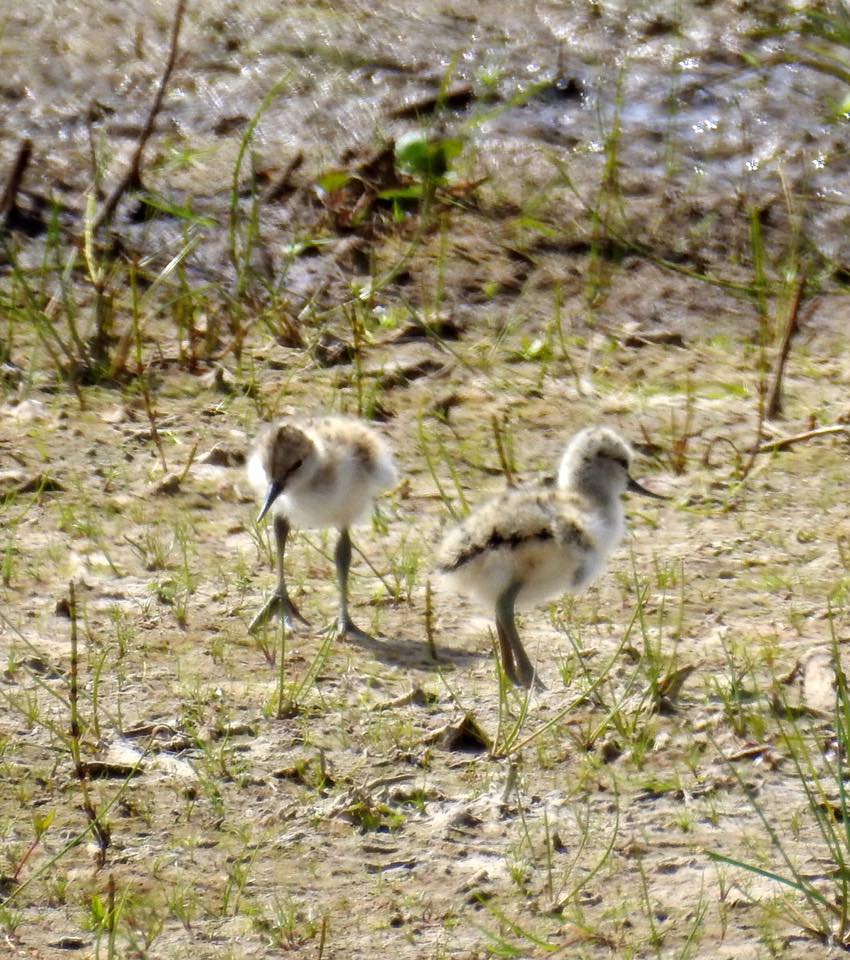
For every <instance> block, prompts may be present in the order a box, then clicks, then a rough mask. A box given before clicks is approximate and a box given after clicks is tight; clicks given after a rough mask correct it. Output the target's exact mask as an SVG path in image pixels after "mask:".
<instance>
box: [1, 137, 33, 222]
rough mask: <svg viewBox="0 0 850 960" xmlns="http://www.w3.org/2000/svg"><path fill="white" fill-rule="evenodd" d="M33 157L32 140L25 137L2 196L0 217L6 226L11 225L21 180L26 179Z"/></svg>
mask: <svg viewBox="0 0 850 960" xmlns="http://www.w3.org/2000/svg"><path fill="white" fill-rule="evenodd" d="M31 157H32V140H30V139H29V137H25V138H24V139H23V140H21V145H20V146H19V147H18V153H17V156H16V157H15V162H14V164H13V165H12V169H11V171H10V173H9V179H8V180H7V181H6V186H5V187H4V188H3V195H2V196H1V197H0V217H2V219H3V226H4V227H6V226H8V225H9V220H10V219H11V217H12V212H13V211H14V209H15V205H16V204H15V201H16V200H17V197H18V190H20V188H21V181H22V180H23V179H24V173H25V172H26V169H27V167H28V166H29V162H30V158H31Z"/></svg>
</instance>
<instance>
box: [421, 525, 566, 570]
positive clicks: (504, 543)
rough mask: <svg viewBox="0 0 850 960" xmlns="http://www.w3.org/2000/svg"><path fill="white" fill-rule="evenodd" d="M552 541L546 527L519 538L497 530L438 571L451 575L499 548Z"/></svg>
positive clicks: (551, 534)
mask: <svg viewBox="0 0 850 960" xmlns="http://www.w3.org/2000/svg"><path fill="white" fill-rule="evenodd" d="M554 539H555V535H554V534H553V533H552V531H551V530H549V529H548V528H546V527H543V528H542V529H540V530H539V531H537V533H533V534H532V535H531V536H528V535H522V536H521V535H520V534H518V533H515V534H512V535H511V536H504V535H502V534H501V533H499V531H498V530H494V531H493V532H492V533H491V534H490V536H489V538H488V540H487V542H486V543H470V544H469V546H467V547H466V548H464V549H463V550H461V552H460V553H459V554H458V556H457V559H456V560H455V561H454V563H451V564H449V565H443V566H441V567H440V570H442V571H443V573H452V572H453V571H454V570H458V569H460V567H462V566H463V565H464V564H465V563H469V561H470V560H474V559H475V558H476V557H480V556H481V554H482V553H488V552H489V551H491V550H498V549H499V547H510V548H511V549H513V548H515V547H518V546H521V545H522V544H523V543H531V542H532V541H536V542H538V543H543V542H545V541H546V540H554Z"/></svg>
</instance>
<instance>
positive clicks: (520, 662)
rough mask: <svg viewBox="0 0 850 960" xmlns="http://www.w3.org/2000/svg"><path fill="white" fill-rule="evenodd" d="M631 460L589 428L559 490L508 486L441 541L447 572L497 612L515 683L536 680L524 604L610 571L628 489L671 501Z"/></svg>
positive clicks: (625, 449)
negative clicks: (523, 625) (519, 623)
mask: <svg viewBox="0 0 850 960" xmlns="http://www.w3.org/2000/svg"><path fill="white" fill-rule="evenodd" d="M631 459H632V452H631V449H630V448H629V446H628V444H627V443H626V442H625V440H623V439H622V438H621V437H620V436H618V434H616V433H615V432H614V431H613V430H610V429H608V428H607V427H588V428H587V429H585V430H582V431H580V432H579V433H577V434H576V435H575V436H574V437H573V438H572V440H570V442H569V444H568V445H567V447H566V449H565V450H564V454H563V456H562V458H561V464H560V468H559V470H558V482H557V486H554V487H542V486H538V487H531V488H526V489H515V490H506V491H505V492H504V493H502V494H500V495H499V496H497V497H495V498H494V499H493V500H490V501H488V502H487V503H485V504H483V505H482V506H481V507H479V508H478V509H477V510H474V511H473V512H472V513H471V514H470V515H469V516H468V517H466V518H465V519H464V520H463V522H462V523H461V524H460V525H459V526H458V527H456V528H455V529H454V530H452V531H451V532H450V533H449V534H448V536H447V537H446V538H445V540H444V541H443V544H442V547H441V549H440V556H439V561H438V563H439V569H440V571H441V572H442V573H443V574H445V575H446V576H448V577H449V578H450V580H451V581H452V583H453V585H454V586H456V587H457V588H458V589H459V590H460V591H461V592H462V593H468V594H470V595H472V596H473V597H474V598H475V599H477V600H478V601H479V602H481V603H482V604H483V605H485V606H487V607H488V608H492V609H493V610H494V611H495V617H496V632H497V633H498V637H499V649H500V652H501V657H502V664H503V667H504V670H505V673H506V674H507V676H508V678H509V679H510V680H512V681H513V682H514V683H516V684H520V685H521V686H524V687H530V686H531V685H532V683H534V682H535V679H536V678H535V670H534V667H533V666H532V664H531V661H530V660H529V658H528V655H527V654H526V652H525V649H524V648H523V645H522V643H521V641H520V639H519V635H518V633H517V629H516V622H515V617H514V609H515V607H516V605H517V604H519V605H521V606H528V605H530V604H533V603H536V602H538V601H541V600H546V599H548V598H549V597H552V596H556V595H557V594H559V593H564V592H571V593H577V592H578V591H579V590H582V589H583V588H584V587H586V586H587V585H588V584H589V583H590V582H591V581H592V580H593V579H594V578H595V577H596V576H597V575H598V574H599V573H600V572H601V571H602V570H603V568H604V567H605V562H606V559H607V557H608V555H609V554H610V553H611V551H612V550H613V549H614V548H615V547H616V546H617V545H618V544H619V542H620V540H621V539H622V538H623V534H624V532H625V516H624V511H623V503H622V500H621V495H622V494H623V493H624V492H625V491H626V490H632V491H634V492H635V493H642V494H644V495H646V496H650V497H658V498H659V499H664V498H663V497H659V495H658V494H656V493H652V491H650V490H647V489H646V488H644V487H642V486H641V485H640V484H639V483H638V482H637V481H636V480H634V479H632V477H631V476H630V475H629V464H630V463H631ZM537 682H538V684H539V681H537Z"/></svg>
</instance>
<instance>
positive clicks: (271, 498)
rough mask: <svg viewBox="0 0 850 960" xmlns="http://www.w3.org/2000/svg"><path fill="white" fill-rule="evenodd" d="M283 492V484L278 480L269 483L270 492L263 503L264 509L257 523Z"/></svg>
mask: <svg viewBox="0 0 850 960" xmlns="http://www.w3.org/2000/svg"><path fill="white" fill-rule="evenodd" d="M282 493H283V484H282V483H278V482H277V481H276V480H275V481H273V482H272V483H270V484H269V492H268V493H267V494H266V500H265V503H263V509H262V510H261V511H260V514H259V516H258V517H257V521H256V522H257V523H259V522H260V521H261V520H262V519H263V517H264V516H265V515H266V514H267V513H268V512H269V510H270V509H271V505H272V504H273V503H274V502H275V500H277V498H278V497H279V496H280V495H281V494H282Z"/></svg>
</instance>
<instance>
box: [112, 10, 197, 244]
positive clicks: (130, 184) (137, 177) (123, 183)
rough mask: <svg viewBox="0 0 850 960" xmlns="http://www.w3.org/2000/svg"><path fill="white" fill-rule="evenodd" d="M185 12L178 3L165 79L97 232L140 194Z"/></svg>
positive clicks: (175, 59)
mask: <svg viewBox="0 0 850 960" xmlns="http://www.w3.org/2000/svg"><path fill="white" fill-rule="evenodd" d="M185 12H186V0H177V7H176V9H175V11H174V21H173V23H172V25H171V43H170V47H169V51H168V60H167V61H166V63H165V69H164V70H163V72H162V77H161V79H160V81H159V87H158V88H157V91H156V96H155V97H154V100H153V103H152V104H151V108H150V110H149V111H148V115H147V119H146V120H145V123H144V126H143V127H142V132H141V133H140V134H139V139H138V141H137V143H136V149H135V151H134V152H133V156H132V159H131V160H130V165H129V167H128V168H127V172H126V173H125V174H124V176H123V177H122V178H121V179H120V180H119V181H118V183H117V184H115V187H114V189H113V191H112V193H111V194H110V195H109V197H108V198H107V199H106V202H105V203H104V204H103V207H101V209H100V212H99V213H98V215H97V216H96V217H95V220H94V230H95V231H97V230H98V229H100V227H102V226H103V224H104V223H106V222H107V221H108V220H111V219H112V215H113V214H114V213H115V209H116V207H117V206H118V204H119V202H120V201H121V198H122V197H123V196H124V194H125V193H126V192H127V191H128V190H138V189H139V188H140V187H141V186H142V156H143V154H144V151H145V146H146V145H147V142H148V140H149V139H150V136H151V134H152V133H153V128H154V123H155V122H156V118H157V114H158V113H159V111H160V108H161V107H162V101H163V99H164V98H165V89H166V87H167V86H168V81H169V80H170V79H171V74H172V72H173V70H174V64H175V63H176V62H177V52H178V49H179V47H178V41H179V39H180V27H181V26H182V24H183V14H184V13H185Z"/></svg>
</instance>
